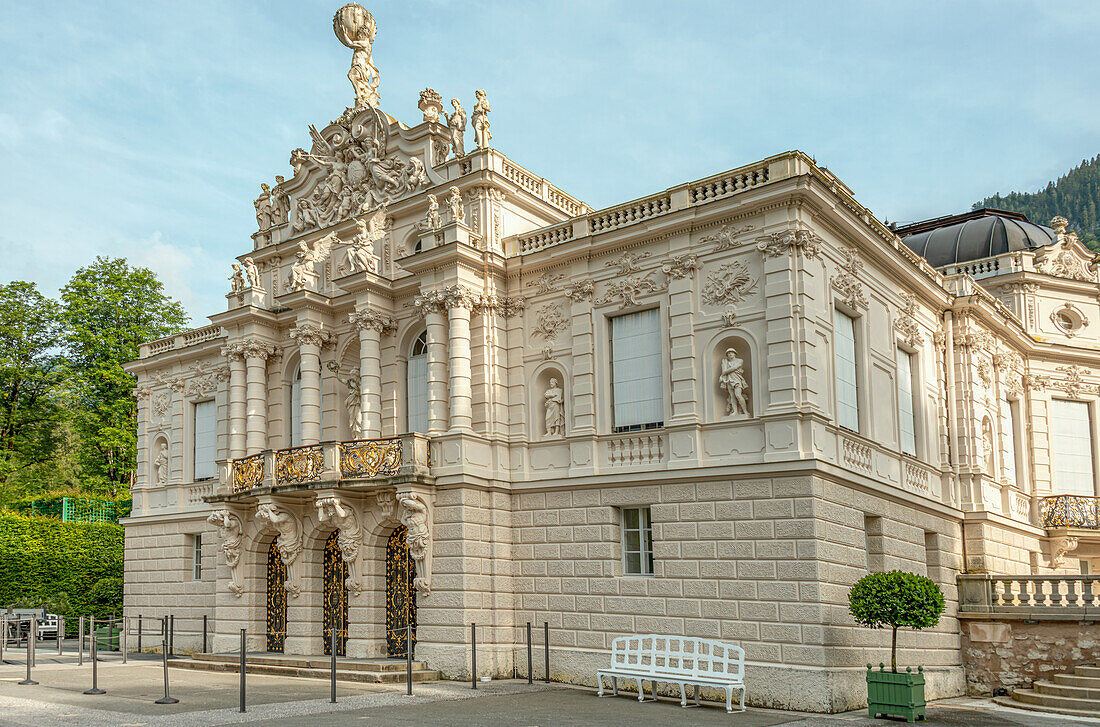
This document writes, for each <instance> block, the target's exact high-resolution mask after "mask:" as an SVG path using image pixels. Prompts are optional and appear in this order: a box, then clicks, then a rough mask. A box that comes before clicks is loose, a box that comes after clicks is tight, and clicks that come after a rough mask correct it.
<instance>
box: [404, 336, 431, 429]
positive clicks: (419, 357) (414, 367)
mask: <svg viewBox="0 0 1100 727" xmlns="http://www.w3.org/2000/svg"><path fill="white" fill-rule="evenodd" d="M408 366H409V369H408V376H407V378H406V382H407V388H408V399H407V400H406V414H407V415H408V430H409V431H410V432H420V433H421V434H424V433H425V432H427V431H428V354H427V353H419V354H416V355H413V356H409V364H408Z"/></svg>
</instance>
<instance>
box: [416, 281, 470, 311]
mask: <svg viewBox="0 0 1100 727" xmlns="http://www.w3.org/2000/svg"><path fill="white" fill-rule="evenodd" d="M483 298H484V296H483V295H481V294H480V293H478V292H476V291H474V290H472V289H470V288H468V287H466V286H465V285H459V284H457V283H456V284H454V285H448V286H446V287H445V288H442V289H441V290H428V291H425V292H424V293H422V294H420V295H418V296H416V300H415V301H414V302H413V305H414V306H415V307H416V311H417V313H419V314H420V315H421V316H422V317H423V316H426V315H427V314H429V313H446V312H447V311H448V310H450V309H451V308H466V309H467V310H473V309H474V308H475V307H476V306H478V305H480V304H481V301H482V299H483Z"/></svg>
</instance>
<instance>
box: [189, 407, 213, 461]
mask: <svg viewBox="0 0 1100 727" xmlns="http://www.w3.org/2000/svg"><path fill="white" fill-rule="evenodd" d="M193 411H194V416H195V421H194V422H193V424H194V429H193V431H194V432H195V449H194V451H193V452H192V456H193V460H192V462H191V464H192V471H193V472H194V476H195V479H196V480H209V479H212V478H213V477H214V476H215V475H216V474H217V468H216V466H215V464H214V459H215V458H216V457H217V430H216V426H217V422H216V416H215V413H216V412H215V405H214V402H213V401H200V402H198V403H197V404H195V407H194V410H193Z"/></svg>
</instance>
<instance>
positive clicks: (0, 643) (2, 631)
mask: <svg viewBox="0 0 1100 727" xmlns="http://www.w3.org/2000/svg"><path fill="white" fill-rule="evenodd" d="M7 645H8V617H7V615H6V614H0V664H3V663H4V647H5V646H7Z"/></svg>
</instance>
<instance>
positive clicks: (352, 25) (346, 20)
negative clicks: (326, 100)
mask: <svg viewBox="0 0 1100 727" xmlns="http://www.w3.org/2000/svg"><path fill="white" fill-rule="evenodd" d="M332 30H333V32H335V33H336V37H337V39H339V41H340V42H341V43H343V44H344V45H346V46H347V47H348V48H351V49H352V51H353V53H352V56H351V70H349V71H348V80H350V81H351V85H352V87H353V88H354V89H355V108H357V109H359V108H365V107H367V106H370V107H371V108H378V99H379V98H380V97H381V93H380V92H379V87H380V86H381V83H382V81H381V79H380V78H379V76H378V69H377V68H376V67H375V65H374V61H373V60H372V59H371V44H372V43H374V36H375V34H376V33H377V32H378V26H377V25H375V22H374V16H372V15H371V14H370V13H369V12H367V9H366V8H364V7H363V6H362V5H360V4H358V3H349V4H348V5H345V6H344V7H342V8H340V9H339V10H337V11H336V15H334V16H333V18H332Z"/></svg>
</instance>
